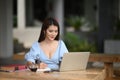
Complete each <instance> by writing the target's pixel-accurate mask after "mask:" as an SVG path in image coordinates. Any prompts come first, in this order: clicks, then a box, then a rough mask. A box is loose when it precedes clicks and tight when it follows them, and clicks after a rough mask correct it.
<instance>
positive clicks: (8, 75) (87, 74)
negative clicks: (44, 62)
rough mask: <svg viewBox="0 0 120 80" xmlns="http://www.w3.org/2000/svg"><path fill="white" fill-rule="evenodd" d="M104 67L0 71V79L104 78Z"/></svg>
mask: <svg viewBox="0 0 120 80" xmlns="http://www.w3.org/2000/svg"><path fill="white" fill-rule="evenodd" d="M104 77H105V70H104V69H87V70H85V71H69V72H50V73H43V72H31V71H29V70H25V71H18V72H0V80H104Z"/></svg>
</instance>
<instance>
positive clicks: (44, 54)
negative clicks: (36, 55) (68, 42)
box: [38, 41, 60, 60]
mask: <svg viewBox="0 0 120 80" xmlns="http://www.w3.org/2000/svg"><path fill="white" fill-rule="evenodd" d="M38 46H39V49H40V51H42V54H43V55H44V56H45V57H46V58H47V59H49V60H50V59H52V58H53V57H54V56H55V54H57V51H58V50H59V46H60V41H59V42H58V46H57V49H56V51H55V52H54V53H53V55H52V56H51V58H48V56H47V55H46V54H45V52H44V51H43V49H42V48H41V45H40V43H39V42H38Z"/></svg>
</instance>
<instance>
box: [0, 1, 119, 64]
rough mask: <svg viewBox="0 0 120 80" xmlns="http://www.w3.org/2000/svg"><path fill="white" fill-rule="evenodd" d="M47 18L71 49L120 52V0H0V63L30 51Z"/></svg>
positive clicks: (76, 50) (75, 50)
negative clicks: (58, 28) (56, 24)
mask: <svg viewBox="0 0 120 80" xmlns="http://www.w3.org/2000/svg"><path fill="white" fill-rule="evenodd" d="M46 17H54V18H56V20H57V21H58V22H59V24H60V29H61V32H60V34H61V38H62V39H63V40H64V41H65V44H66V46H67V47H68V50H69V51H70V52H73V51H74V52H78V51H90V52H91V53H103V54H104V53H108V54H120V19H119V18H120V0H0V60H1V61H0V63H1V64H4V63H7V62H9V61H8V60H9V58H10V59H11V57H12V56H13V55H14V54H25V53H26V52H27V51H28V50H29V48H30V47H31V46H32V44H33V42H35V41H37V40H38V37H39V34H40V30H41V25H42V22H43V20H44V19H45V18H46ZM7 59H8V60H7Z"/></svg>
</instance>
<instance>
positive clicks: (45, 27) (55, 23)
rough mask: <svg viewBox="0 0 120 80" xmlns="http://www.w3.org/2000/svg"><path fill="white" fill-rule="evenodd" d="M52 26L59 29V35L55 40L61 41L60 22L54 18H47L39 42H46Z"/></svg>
mask: <svg viewBox="0 0 120 80" xmlns="http://www.w3.org/2000/svg"><path fill="white" fill-rule="evenodd" d="M50 25H54V26H57V28H58V35H57V36H56V38H55V40H59V35H60V28H59V24H58V22H57V21H56V20H55V19H54V18H51V17H50V18H46V19H45V20H44V21H43V24H42V29H41V32H40V36H39V39H38V42H41V41H43V40H45V34H46V30H47V29H48V28H49V26H50Z"/></svg>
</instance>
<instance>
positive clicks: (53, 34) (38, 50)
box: [25, 18, 68, 70]
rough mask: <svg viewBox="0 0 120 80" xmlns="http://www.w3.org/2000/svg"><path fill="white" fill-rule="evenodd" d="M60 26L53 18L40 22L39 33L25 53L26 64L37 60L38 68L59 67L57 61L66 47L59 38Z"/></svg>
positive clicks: (54, 68)
mask: <svg viewBox="0 0 120 80" xmlns="http://www.w3.org/2000/svg"><path fill="white" fill-rule="evenodd" d="M59 36H60V28H59V24H58V22H57V21H56V20H55V19H53V18H47V19H45V21H44V22H43V24H42V29H41V33H40V36H39V39H38V41H37V42H35V43H34V44H33V45H32V47H31V49H30V51H29V52H28V53H27V54H26V55H25V59H26V60H27V66H30V65H32V64H33V63H35V60H36V59H37V60H39V61H40V63H39V66H40V67H39V68H41V69H44V68H46V67H49V68H50V69H52V70H58V69H59V62H60V61H61V59H62V57H63V54H64V53H68V49H67V48H66V45H65V44H64V42H63V41H62V40H60V39H59Z"/></svg>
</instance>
